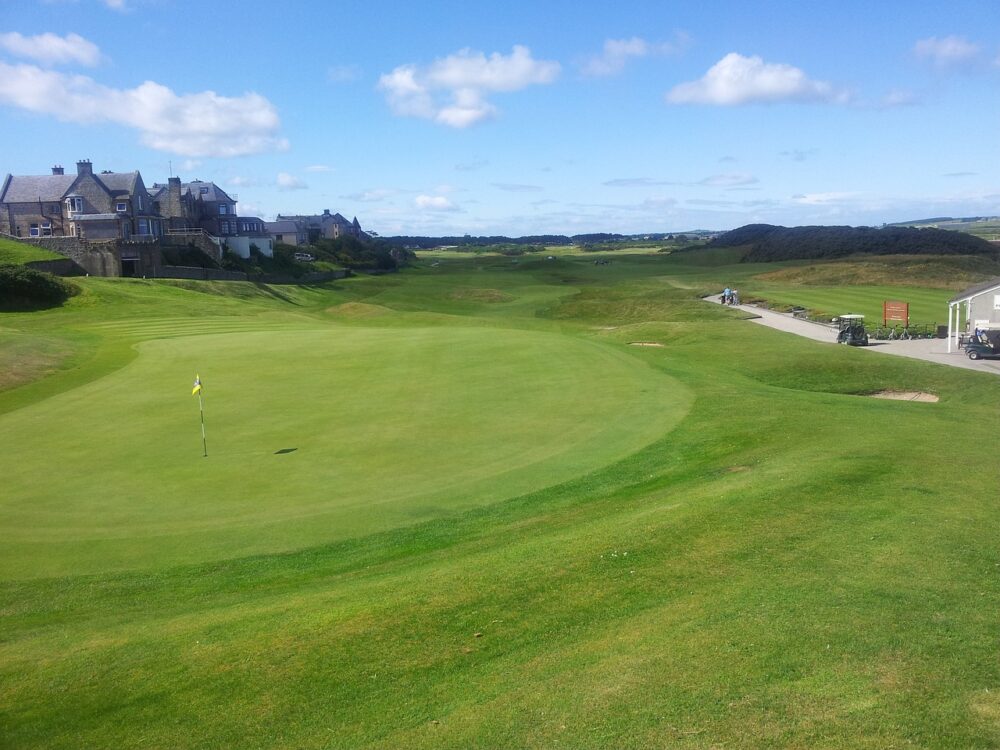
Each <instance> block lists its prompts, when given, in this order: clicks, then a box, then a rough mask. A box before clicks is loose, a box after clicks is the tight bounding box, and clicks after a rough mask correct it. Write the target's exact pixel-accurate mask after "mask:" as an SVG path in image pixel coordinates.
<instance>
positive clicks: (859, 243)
mask: <svg viewBox="0 0 1000 750" xmlns="http://www.w3.org/2000/svg"><path fill="white" fill-rule="evenodd" d="M708 246H709V247H741V246H743V247H745V246H749V247H750V250H749V251H748V252H747V253H746V255H745V256H744V258H743V261H744V262H745V263H767V262H770V261H779V260H806V259H817V258H843V257H845V256H848V255H857V254H865V255H902V254H907V255H989V256H991V257H992V256H995V255H996V254H997V250H996V247H995V246H993V245H991V244H990V243H989V242H987V241H986V240H983V239H981V238H979V237H975V236H973V235H971V234H965V233H961V232H949V231H945V230H943V229H931V228H928V229H916V228H913V227H902V226H887V227H882V228H881V229H876V228H873V227H847V226H833V227H830V226H806V227H781V226H775V225H773V224H747V225H746V226H742V227H739V228H737V229H734V230H732V231H731V232H726V233H725V234H723V235H720V236H719V237H716V238H715V239H714V240H712V241H711V242H710V243H708Z"/></svg>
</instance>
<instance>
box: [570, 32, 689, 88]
mask: <svg viewBox="0 0 1000 750" xmlns="http://www.w3.org/2000/svg"><path fill="white" fill-rule="evenodd" d="M690 46H691V37H690V36H689V35H688V34H686V33H685V32H683V31H677V32H674V36H673V39H671V40H670V41H668V42H648V41H646V40H645V39H642V38H640V37H637V36H634V37H632V38H630V39H607V40H605V42H604V49H603V50H602V51H601V54H600V55H594V56H592V57H590V58H588V59H587V60H585V61H584V62H583V64H582V65H581V72H582V73H583V74H584V75H585V76H594V77H603V76H611V75H615V74H617V73H621V72H622V70H624V69H625V65H626V63H628V61H629V60H630V59H632V58H640V57H650V56H654V55H676V54H680V53H681V52H684V51H685V50H686V49H688V48H689V47H690Z"/></svg>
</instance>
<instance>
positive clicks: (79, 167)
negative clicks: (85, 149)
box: [76, 159, 94, 175]
mask: <svg viewBox="0 0 1000 750" xmlns="http://www.w3.org/2000/svg"><path fill="white" fill-rule="evenodd" d="M76 173H77V174H78V175H81V174H94V165H93V164H91V163H90V159H81V160H80V161H78V162H77V163H76Z"/></svg>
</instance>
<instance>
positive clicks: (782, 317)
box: [703, 295, 1000, 375]
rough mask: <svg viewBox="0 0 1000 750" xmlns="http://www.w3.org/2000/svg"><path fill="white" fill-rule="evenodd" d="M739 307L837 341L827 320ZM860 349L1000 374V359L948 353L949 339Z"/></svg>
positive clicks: (779, 325)
mask: <svg viewBox="0 0 1000 750" xmlns="http://www.w3.org/2000/svg"><path fill="white" fill-rule="evenodd" d="M703 299H704V300H705V301H706V302H713V303H715V304H717V305H718V304H721V303H720V302H719V295H712V296H710V297H704V298H703ZM736 307H737V308H738V309H739V310H742V311H743V312H745V313H747V314H748V315H753V316H754V317H753V318H750V321H751V322H752V323H757V324H758V325H764V326H767V327H768V328H775V329H777V330H779V331H785V332H786V333H794V334H795V335H797V336H804V337H806V338H809V339H812V340H813V341H821V342H823V343H826V344H836V343H837V329H836V328H835V327H834V326H832V325H827V324H824V323H814V322H812V321H811V320H802V319H801V318H796V317H795V316H794V315H792V314H791V313H779V312H774V311H773V310H765V309H763V308H760V307H754V306H753V305H737V306H736ZM858 348H859V349H861V350H863V351H869V352H877V353H879V354H892V355H894V356H897V357H910V358H912V359H922V360H924V361H926V362H936V363H938V364H940V365H949V366H951V367H961V368H964V369H966V370H979V371H980V372H991V373H993V374H994V375H1000V359H994V360H989V359H980V360H978V361H975V362H974V361H972V360H971V359H969V358H968V357H967V356H966V354H965V352H963V351H961V350H957V349H955V346H954V344H953V345H952V349H953V351H952V352H951V354H949V353H948V342H947V340H945V339H911V340H910V341H872V342H871V344H870V345H868V346H859V347H858Z"/></svg>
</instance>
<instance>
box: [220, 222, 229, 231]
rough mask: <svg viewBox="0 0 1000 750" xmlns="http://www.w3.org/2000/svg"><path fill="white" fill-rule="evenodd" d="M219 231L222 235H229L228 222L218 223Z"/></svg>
mask: <svg viewBox="0 0 1000 750" xmlns="http://www.w3.org/2000/svg"><path fill="white" fill-rule="evenodd" d="M219 231H220V232H222V233H223V234H229V222H228V221H220V222H219Z"/></svg>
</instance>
